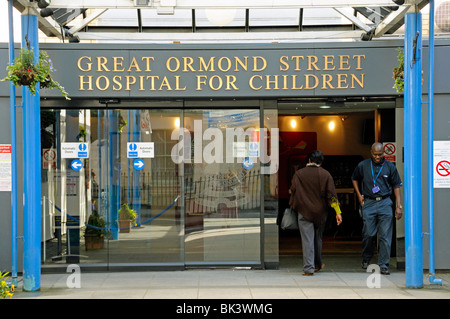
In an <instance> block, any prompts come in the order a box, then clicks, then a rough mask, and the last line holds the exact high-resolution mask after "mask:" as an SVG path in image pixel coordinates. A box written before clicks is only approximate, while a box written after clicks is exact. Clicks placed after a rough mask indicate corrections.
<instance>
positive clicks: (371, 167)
mask: <svg viewBox="0 0 450 319" xmlns="http://www.w3.org/2000/svg"><path fill="white" fill-rule="evenodd" d="M383 166H384V163H383V164H382V165H381V168H380V171H379V172H378V174H377V177H374V176H373V165H372V161H370V169H371V170H372V178H373V186H375V182H376V181H377V179H378V176H380V173H381V171H382V170H383Z"/></svg>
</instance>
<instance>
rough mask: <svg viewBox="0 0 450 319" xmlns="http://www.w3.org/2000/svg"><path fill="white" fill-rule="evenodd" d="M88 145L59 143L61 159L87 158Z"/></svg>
mask: <svg viewBox="0 0 450 319" xmlns="http://www.w3.org/2000/svg"><path fill="white" fill-rule="evenodd" d="M88 157H89V146H88V143H61V158H88Z"/></svg>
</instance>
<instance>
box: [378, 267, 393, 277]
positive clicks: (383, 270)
mask: <svg viewBox="0 0 450 319" xmlns="http://www.w3.org/2000/svg"><path fill="white" fill-rule="evenodd" d="M380 273H381V274H382V275H390V274H391V273H390V271H389V268H384V267H383V268H381V269H380Z"/></svg>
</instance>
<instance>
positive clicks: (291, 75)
mask: <svg viewBox="0 0 450 319" xmlns="http://www.w3.org/2000/svg"><path fill="white" fill-rule="evenodd" d="M365 59H366V56H365V55H363V54H354V55H351V54H343V55H332V54H327V55H291V56H290V55H282V56H280V57H279V58H275V59H272V58H271V59H269V58H267V57H264V56H261V55H257V56H248V55H245V56H188V55H186V56H168V57H164V56H143V57H136V56H130V57H124V56H112V57H105V56H96V57H93V56H82V57H80V58H79V59H78V60H77V68H78V71H79V74H78V83H79V91H96V90H98V91H107V90H112V91H188V90H191V91H205V90H211V91H214V92H218V91H239V90H240V89H241V88H244V86H245V89H250V90H251V91H255V92H258V91H265V92H267V91H279V90H283V91H299V90H315V89H317V90H352V89H360V88H364V85H365V81H366V74H365V73H363V70H364V62H365Z"/></svg>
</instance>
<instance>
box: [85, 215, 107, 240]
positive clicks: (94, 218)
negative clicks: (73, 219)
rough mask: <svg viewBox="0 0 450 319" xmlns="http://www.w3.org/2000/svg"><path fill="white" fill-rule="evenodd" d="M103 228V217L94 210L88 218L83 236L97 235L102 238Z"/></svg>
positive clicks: (104, 224)
mask: <svg viewBox="0 0 450 319" xmlns="http://www.w3.org/2000/svg"><path fill="white" fill-rule="evenodd" d="M105 226H106V222H105V220H104V219H103V217H101V216H100V215H99V213H98V212H97V211H96V210H94V211H93V212H92V214H91V216H89V219H88V222H87V225H86V229H85V231H84V235H85V236H86V235H97V236H99V237H103V236H104V235H105Z"/></svg>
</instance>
